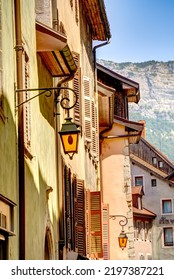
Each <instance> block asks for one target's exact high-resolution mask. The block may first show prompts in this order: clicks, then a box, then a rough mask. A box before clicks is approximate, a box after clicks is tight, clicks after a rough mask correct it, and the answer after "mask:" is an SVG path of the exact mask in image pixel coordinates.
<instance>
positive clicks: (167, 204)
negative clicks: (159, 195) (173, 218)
mask: <svg viewBox="0 0 174 280" xmlns="http://www.w3.org/2000/svg"><path fill="white" fill-rule="evenodd" d="M162 212H163V213H164V214H166V213H172V201H171V199H168V200H163V201H162Z"/></svg>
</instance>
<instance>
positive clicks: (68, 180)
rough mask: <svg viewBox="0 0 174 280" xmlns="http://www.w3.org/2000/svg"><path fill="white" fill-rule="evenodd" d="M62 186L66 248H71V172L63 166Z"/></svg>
mask: <svg viewBox="0 0 174 280" xmlns="http://www.w3.org/2000/svg"><path fill="white" fill-rule="evenodd" d="M64 180H65V183H64V187H65V230H66V234H65V236H66V240H65V242H66V248H70V249H71V242H72V239H71V238H72V237H71V231H72V225H71V216H72V215H71V172H70V169H69V168H68V167H67V166H65V169H64Z"/></svg>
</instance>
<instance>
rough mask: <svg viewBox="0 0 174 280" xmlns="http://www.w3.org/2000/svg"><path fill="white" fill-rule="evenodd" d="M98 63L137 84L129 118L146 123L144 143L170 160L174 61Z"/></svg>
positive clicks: (173, 147) (173, 141)
mask: <svg viewBox="0 0 174 280" xmlns="http://www.w3.org/2000/svg"><path fill="white" fill-rule="evenodd" d="M98 62H99V63H100V64H102V65H104V66H105V67H107V68H109V69H112V70H113V71H115V72H117V73H119V74H121V75H123V76H125V77H127V78H130V79H132V80H134V81H136V82H138V83H139V85H140V96H141V99H140V101H139V104H131V105H130V106H129V108H130V119H132V120H136V121H137V120H139V119H143V120H146V128H147V140H149V141H150V142H151V143H152V144H153V145H154V146H156V147H157V148H159V149H160V150H161V151H162V152H163V153H164V154H165V155H166V156H167V157H169V159H171V160H173V161H174V61H168V62H159V61H147V62H142V63H131V62H126V63H114V62H112V61H106V60H99V61H98Z"/></svg>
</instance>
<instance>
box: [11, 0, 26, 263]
mask: <svg viewBox="0 0 174 280" xmlns="http://www.w3.org/2000/svg"><path fill="white" fill-rule="evenodd" d="M14 9H15V32H16V46H15V50H16V78H17V88H23V74H22V52H23V46H22V36H21V7H20V0H15V1H14ZM15 98H16V96H15ZM17 102H18V104H20V103H21V102H23V95H22V94H18V97H17ZM24 164H25V162H24V112H23V106H19V108H18V184H19V194H18V195H19V198H18V199H19V259H20V260H25V167H24Z"/></svg>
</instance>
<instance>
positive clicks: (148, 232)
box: [144, 222, 152, 241]
mask: <svg viewBox="0 0 174 280" xmlns="http://www.w3.org/2000/svg"><path fill="white" fill-rule="evenodd" d="M151 228H152V225H151V223H150V222H145V228H144V238H145V240H146V241H147V240H148V241H151Z"/></svg>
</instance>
